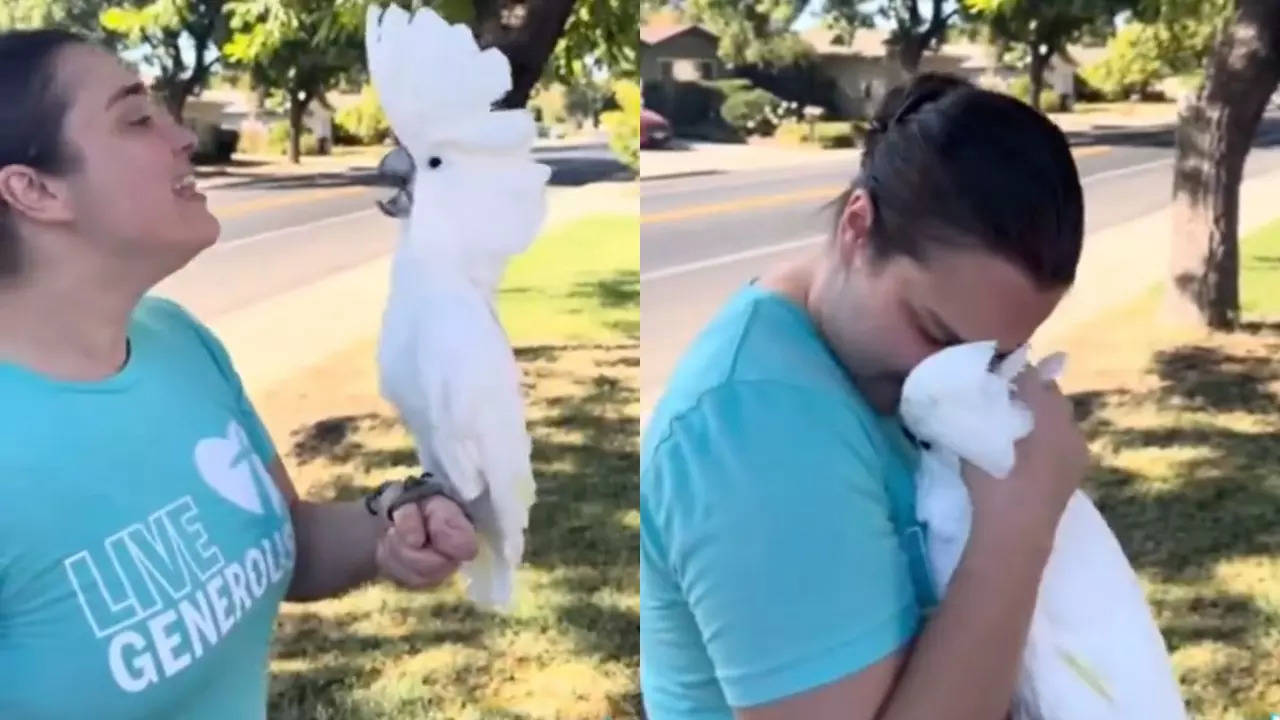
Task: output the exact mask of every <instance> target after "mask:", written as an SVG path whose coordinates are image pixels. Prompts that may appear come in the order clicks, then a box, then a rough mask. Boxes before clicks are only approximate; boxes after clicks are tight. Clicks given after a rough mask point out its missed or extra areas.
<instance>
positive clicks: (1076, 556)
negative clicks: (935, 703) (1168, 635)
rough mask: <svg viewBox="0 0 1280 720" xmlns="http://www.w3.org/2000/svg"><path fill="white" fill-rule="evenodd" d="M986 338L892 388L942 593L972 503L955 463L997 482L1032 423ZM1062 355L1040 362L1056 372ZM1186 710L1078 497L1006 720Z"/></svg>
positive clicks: (1094, 518) (1053, 559) (1017, 363)
mask: <svg viewBox="0 0 1280 720" xmlns="http://www.w3.org/2000/svg"><path fill="white" fill-rule="evenodd" d="M994 353H995V343H992V342H977V343H968V344H964V345H958V346H954V347H951V348H947V349H945V350H942V351H941V352H938V353H936V354H934V355H932V356H930V357H929V358H926V359H925V360H924V361H923V362H922V363H920V365H919V366H917V367H916V368H915V369H914V370H913V371H912V373H911V374H910V375H909V376H908V378H907V381H906V383H905V384H904V385H903V393H902V402H901V405H900V414H901V416H902V419H903V422H904V423H905V424H906V426H907V427H908V429H909V430H911V432H912V434H914V435H915V436H916V437H917V438H919V439H920V440H922V441H924V442H925V443H927V444H928V445H929V448H928V449H927V450H925V451H924V452H923V453H922V456H921V464H920V469H919V471H918V473H917V478H916V513H917V518H918V519H919V520H920V522H922V523H923V524H924V525H925V526H926V537H927V542H926V545H927V547H928V552H929V565H930V569H931V570H932V572H933V576H934V582H935V586H936V590H937V591H938V594H939V596H940V597H941V596H942V595H945V593H946V588H947V586H948V585H949V584H950V581H951V577H952V575H953V574H954V572H955V569H956V566H957V565H958V564H959V562H960V557H961V554H962V553H963V550H964V545H965V542H966V541H967V540H968V537H969V530H970V522H971V517H972V506H971V505H970V502H969V496H968V491H967V489H966V487H965V484H964V480H963V479H962V477H961V474H960V465H961V458H963V459H965V460H967V461H969V462H970V463H972V464H974V465H975V466H977V467H980V468H982V469H983V470H985V471H986V472H988V473H990V474H991V475H993V476H995V477H997V478H1008V477H1009V474H1010V472H1011V471H1012V470H1013V466H1014V460H1015V451H1014V444H1015V442H1016V441H1017V440H1019V439H1021V438H1022V437H1024V436H1025V435H1026V434H1027V433H1029V432H1030V431H1031V430H1032V428H1033V425H1034V418H1033V417H1032V415H1031V413H1030V412H1029V410H1028V409H1027V407H1026V406H1025V405H1023V404H1022V403H1021V402H1020V401H1019V400H1018V399H1017V398H1016V397H1015V396H1014V386H1013V383H1012V380H1013V378H1014V377H1016V376H1017V375H1018V373H1020V372H1021V371H1022V370H1023V369H1024V367H1025V366H1026V357H1027V350H1026V348H1025V347H1024V348H1020V349H1019V351H1018V352H1016V353H1013V354H1012V355H1010V357H1008V358H1006V359H1005V361H1004V362H1003V363H1001V364H1000V365H999V366H998V367H995V368H992V367H991V364H992V360H993V358H994ZM1064 362H1065V356H1062V355H1055V356H1053V357H1051V358H1049V359H1048V360H1046V361H1045V362H1044V363H1042V364H1041V366H1040V372H1041V373H1042V376H1044V377H1050V378H1051V377H1056V376H1057V374H1058V373H1059V372H1061V370H1062V367H1063V363H1064ZM1185 717H1186V710H1185V707H1184V705H1183V700H1182V697H1181V694H1180V692H1179V689H1178V684H1177V681H1176V678H1175V675H1174V672H1173V667H1172V664H1171V663H1170V661H1169V656H1168V650H1167V648H1166V646H1165V643H1164V639H1163V637H1161V635H1160V631H1159V629H1158V628H1157V627H1156V624H1155V621H1154V620H1153V618H1152V616H1151V611H1150V609H1149V607H1148V606H1147V602H1146V597H1145V595H1144V594H1143V591H1142V586H1141V584H1140V583H1139V581H1138V577H1137V575H1136V574H1135V573H1134V571H1133V568H1132V567H1130V565H1129V562H1128V560H1127V559H1126V558H1125V556H1124V552H1123V550H1122V549H1121V547H1120V544H1119V543H1118V542H1117V541H1116V538H1115V535H1114V534H1113V533H1112V532H1111V529H1110V528H1109V527H1108V526H1107V523H1106V520H1105V519H1103V517H1102V515H1101V514H1100V513H1099V512H1098V510H1097V508H1095V507H1094V505H1093V503H1092V502H1090V500H1089V497H1088V496H1087V495H1086V494H1085V493H1084V491H1082V490H1081V491H1077V492H1076V493H1075V494H1074V495H1073V496H1072V497H1071V500H1070V502H1069V503H1068V505H1067V507H1066V510H1065V511H1064V513H1063V515H1062V518H1061V520H1060V521H1059V524H1058V528H1057V531H1056V534H1055V536H1054V543H1053V550H1052V552H1051V553H1050V556H1049V561H1048V564H1047V565H1046V567H1045V570H1044V573H1043V575H1042V577H1041V582H1040V587H1039V593H1038V596H1037V600H1036V607H1035V611H1034V613H1033V615H1032V619H1031V627H1030V631H1029V634H1028V637H1027V644H1026V648H1025V650H1024V652H1023V661H1022V670H1021V673H1020V676H1019V682H1018V687H1017V691H1016V694H1015V697H1014V718H1015V720H1131V719H1132V718H1159V719H1160V720H1180V719H1181V718H1185Z"/></svg>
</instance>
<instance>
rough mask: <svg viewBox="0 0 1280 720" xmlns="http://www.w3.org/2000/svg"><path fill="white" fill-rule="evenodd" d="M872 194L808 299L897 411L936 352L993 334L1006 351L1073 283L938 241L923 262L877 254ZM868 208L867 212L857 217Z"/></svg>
mask: <svg viewBox="0 0 1280 720" xmlns="http://www.w3.org/2000/svg"><path fill="white" fill-rule="evenodd" d="M866 202H867V201H866V198H865V195H862V196H860V197H859V196H855V199H854V200H852V201H851V203H850V205H851V206H852V205H855V204H858V205H862V206H864V207H862V208H861V209H859V208H854V209H853V212H854V213H855V217H852V218H851V217H850V216H849V211H847V212H846V215H845V220H844V222H842V224H841V230H840V234H839V236H838V238H837V242H836V243H834V245H833V247H832V250H831V251H830V252H829V253H828V257H827V260H826V261H825V262H824V266H823V270H822V271H821V273H820V277H819V280H818V282H817V284H816V286H815V288H814V292H813V293H812V295H811V299H810V303H811V306H812V308H811V309H812V311H813V312H814V314H815V316H816V318H817V321H818V325H819V327H820V328H821V330H822V333H823V335H824V336H825V338H826V340H827V343H828V344H829V345H830V346H831V348H832V350H833V351H834V352H835V353H836V355H837V356H838V357H839V358H840V360H841V361H842V363H843V364H844V365H845V367H846V368H847V370H848V372H849V373H850V375H852V376H853V377H854V380H855V381H856V383H857V385H858V387H859V389H860V390H861V391H862V393H863V394H864V396H866V398H867V400H868V402H869V403H870V404H871V405H872V406H873V407H874V408H875V409H876V410H877V411H878V412H881V413H883V414H890V413H893V412H895V411H896V409H897V406H898V401H899V399H900V397H901V393H902V385H903V383H904V382H905V381H906V378H907V375H908V374H909V373H910V372H911V370H912V369H913V368H915V366H916V365H918V364H919V363H920V362H921V361H922V360H924V359H925V358H926V357H928V356H929V355H932V354H933V353H935V352H937V351H939V350H941V349H943V348H944V347H947V346H949V345H955V344H959V343H964V342H973V341H978V340H995V341H996V343H997V346H998V352H999V353H1000V357H1003V356H1004V355H1006V354H1008V353H1009V352H1012V351H1013V350H1014V349H1016V348H1017V347H1018V346H1020V345H1022V344H1024V343H1026V342H1027V340H1028V339H1029V338H1030V337H1031V335H1032V334H1033V333H1034V332H1035V329H1036V328H1037V327H1039V325H1040V323H1042V322H1044V320H1045V318H1047V317H1048V316H1049V313H1050V312H1052V311H1053V309H1054V307H1056V306H1057V304H1058V302H1059V301H1060V300H1061V299H1062V296H1063V294H1065V292H1066V288H1061V289H1053V290H1042V289H1040V288H1037V287H1036V286H1035V285H1034V284H1033V283H1032V281H1031V278H1030V277H1029V276H1028V275H1027V274H1026V273H1025V272H1024V271H1022V270H1021V269H1019V268H1018V267H1017V266H1016V265H1014V264H1013V263H1010V262H1008V261H1006V260H1004V259H1003V258H1000V257H998V256H996V255H993V254H991V253H988V252H985V251H982V250H970V249H953V248H938V249H936V250H933V251H931V252H930V253H929V256H928V258H927V260H926V261H925V262H924V263H920V262H916V261H915V260H912V259H911V258H908V257H905V256H895V257H892V258H890V259H888V260H883V261H879V262H877V261H875V260H874V259H873V257H872V253H871V247H870V243H869V241H868V240H867V235H866V229H867V228H869V227H870V222H869V214H866V213H869V209H868V208H867V207H865V206H866ZM858 213H864V214H865V216H864V217H857V214H858Z"/></svg>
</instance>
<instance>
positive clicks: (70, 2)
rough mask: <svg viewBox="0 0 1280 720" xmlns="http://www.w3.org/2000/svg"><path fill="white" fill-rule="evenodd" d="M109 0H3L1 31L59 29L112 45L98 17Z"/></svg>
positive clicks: (0, 13) (111, 40) (0, 12)
mask: <svg viewBox="0 0 1280 720" xmlns="http://www.w3.org/2000/svg"><path fill="white" fill-rule="evenodd" d="M108 3H109V0H5V1H4V2H3V3H0V30H9V29H17V28H54V27H56V28H62V29H64V30H71V31H73V32H77V33H80V34H81V35H85V36H87V37H89V38H90V39H92V40H94V41H95V42H100V43H103V44H104V45H107V46H111V45H112V44H113V40H114V38H112V37H111V36H110V35H109V34H108V33H107V32H106V30H105V29H104V28H103V27H102V25H101V24H100V23H99V22H98V17H99V16H100V15H101V14H102V11H103V10H105V9H106V8H107V6H108Z"/></svg>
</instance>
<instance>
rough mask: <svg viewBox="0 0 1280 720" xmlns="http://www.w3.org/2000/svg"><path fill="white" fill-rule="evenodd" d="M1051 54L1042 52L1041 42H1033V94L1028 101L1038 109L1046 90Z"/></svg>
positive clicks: (1031, 73)
mask: <svg viewBox="0 0 1280 720" xmlns="http://www.w3.org/2000/svg"><path fill="white" fill-rule="evenodd" d="M1050 57H1052V56H1051V55H1047V54H1045V53H1042V52H1040V48H1039V43H1038V42H1037V43H1033V44H1032V46H1031V70H1030V80H1031V96H1030V97H1028V98H1027V102H1028V103H1030V104H1031V107H1033V108H1035V109H1036V110H1039V109H1040V93H1041V92H1043V91H1044V71H1045V68H1047V67H1048V66H1049V58H1050Z"/></svg>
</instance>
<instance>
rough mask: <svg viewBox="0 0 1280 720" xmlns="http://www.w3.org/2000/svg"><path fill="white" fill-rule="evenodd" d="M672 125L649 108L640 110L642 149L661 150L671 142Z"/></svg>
mask: <svg viewBox="0 0 1280 720" xmlns="http://www.w3.org/2000/svg"><path fill="white" fill-rule="evenodd" d="M671 136H672V133H671V123H669V122H667V119H666V118H664V117H662V116H661V115H659V114H658V113H656V112H654V111H652V110H650V109H649V108H640V147H642V148H660V147H662V146H664V145H666V144H667V143H669V142H671Z"/></svg>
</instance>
